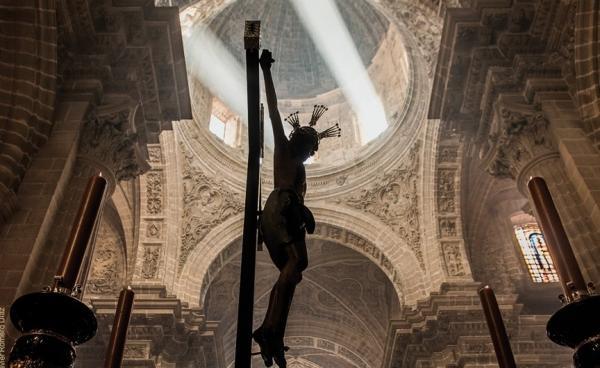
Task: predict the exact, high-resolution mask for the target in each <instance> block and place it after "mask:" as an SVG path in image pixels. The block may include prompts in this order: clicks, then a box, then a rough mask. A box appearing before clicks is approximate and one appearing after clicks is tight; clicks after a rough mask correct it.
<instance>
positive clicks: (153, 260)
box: [142, 246, 160, 279]
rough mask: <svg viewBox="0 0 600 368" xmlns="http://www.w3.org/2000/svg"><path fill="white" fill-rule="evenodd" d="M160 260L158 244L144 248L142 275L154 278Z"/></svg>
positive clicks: (146, 277)
mask: <svg viewBox="0 0 600 368" xmlns="http://www.w3.org/2000/svg"><path fill="white" fill-rule="evenodd" d="M159 260H160V248H159V247H157V246H154V247H153V246H147V247H146V248H145V249H144V259H143V263H142V277H143V278H145V279H153V278H155V277H156V274H157V272H158V262H159Z"/></svg>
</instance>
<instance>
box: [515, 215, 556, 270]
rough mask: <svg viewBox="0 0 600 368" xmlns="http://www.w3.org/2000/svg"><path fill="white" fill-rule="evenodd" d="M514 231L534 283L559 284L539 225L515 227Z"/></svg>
mask: <svg viewBox="0 0 600 368" xmlns="http://www.w3.org/2000/svg"><path fill="white" fill-rule="evenodd" d="M514 230H515V235H516V236H517V240H518V241H519V247H520V248H521V252H522V254H523V258H524V259H525V263H526V264H527V269H528V270H529V274H530V275H531V279H532V280H533V282H558V274H557V273H556V269H555V268H554V263H553V262H552V258H550V253H549V252H548V247H547V246H546V241H545V240H544V236H543V235H542V232H541V230H540V228H539V226H538V224H537V223H535V222H530V223H525V224H520V225H515V226H514Z"/></svg>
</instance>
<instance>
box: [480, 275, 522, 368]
mask: <svg viewBox="0 0 600 368" xmlns="http://www.w3.org/2000/svg"><path fill="white" fill-rule="evenodd" d="M479 298H480V299H481V306H482V307H483V313H484V315H485V320H486V322H487V325H488V329H489V330H490V336H491V337H492V343H493V344H494V351H495V352H496V359H498V364H499V365H500V368H516V367H517V365H516V363H515V358H514V356H513V352H512V349H511V347H510V341H509V340H508V335H507V334H506V329H505V327H504V321H503V320H502V313H500V308H498V301H497V300H496V296H495V295H494V290H492V288H491V287H489V285H486V286H484V287H482V288H481V289H479Z"/></svg>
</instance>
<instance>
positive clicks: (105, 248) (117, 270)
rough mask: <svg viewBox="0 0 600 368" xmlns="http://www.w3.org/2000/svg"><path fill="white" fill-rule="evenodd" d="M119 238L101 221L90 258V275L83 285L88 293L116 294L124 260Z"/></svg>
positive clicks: (119, 284)
mask: <svg viewBox="0 0 600 368" xmlns="http://www.w3.org/2000/svg"><path fill="white" fill-rule="evenodd" d="M122 248H123V243H122V240H120V239H119V238H118V237H117V236H116V235H115V234H114V232H113V231H111V229H110V227H109V225H107V224H106V223H105V222H102V224H101V227H100V231H99V232H98V237H97V241H96V246H95V251H94V255H93V259H92V269H91V272H90V277H89V279H88V281H87V284H86V286H85V288H86V289H85V290H86V292H88V293H90V294H104V295H106V294H108V295H116V294H117V293H118V292H119V290H120V288H121V284H122V282H121V281H122V280H121V272H122V270H123V268H124V261H123V257H122V254H121V249H122Z"/></svg>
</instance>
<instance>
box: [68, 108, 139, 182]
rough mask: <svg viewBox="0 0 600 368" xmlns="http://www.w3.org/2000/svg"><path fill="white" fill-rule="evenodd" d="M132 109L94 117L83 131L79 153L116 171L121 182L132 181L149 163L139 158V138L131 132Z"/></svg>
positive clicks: (85, 125)
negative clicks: (130, 116)
mask: <svg viewBox="0 0 600 368" xmlns="http://www.w3.org/2000/svg"><path fill="white" fill-rule="evenodd" d="M129 115H130V109H129V108H127V109H124V110H122V111H118V112H114V113H110V114H105V115H98V114H95V113H92V114H90V116H89V117H88V119H86V121H85V123H84V126H83V130H82V132H81V141H80V144H79V154H80V155H82V156H86V157H90V158H91V159H92V160H95V161H99V162H100V163H102V164H103V165H104V166H106V167H108V168H109V169H111V170H112V171H113V174H114V175H115V178H116V179H117V180H131V179H134V178H136V177H137V176H138V175H140V174H142V173H143V172H144V170H145V169H146V166H147V164H146V163H145V162H144V161H143V160H142V159H141V158H140V157H139V156H138V152H137V148H136V146H137V144H138V142H137V135H136V134H134V133H131V132H129V130H128V129H129V128H128V127H129Z"/></svg>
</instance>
